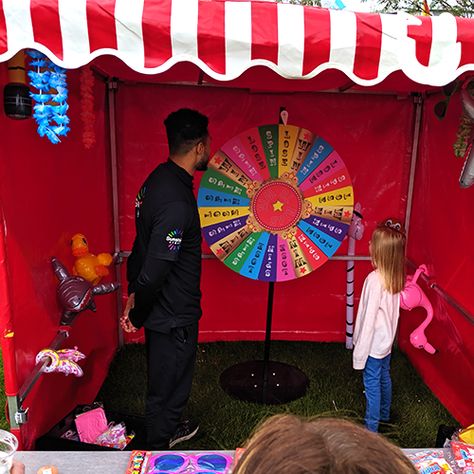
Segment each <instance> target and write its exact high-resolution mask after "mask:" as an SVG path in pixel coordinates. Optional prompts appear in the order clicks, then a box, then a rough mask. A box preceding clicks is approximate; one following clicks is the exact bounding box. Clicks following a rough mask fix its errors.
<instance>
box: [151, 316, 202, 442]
mask: <svg viewBox="0 0 474 474" xmlns="http://www.w3.org/2000/svg"><path fill="white" fill-rule="evenodd" d="M197 339H198V323H195V324H192V325H190V326H186V327H181V328H173V329H171V332H170V333H169V334H163V333H160V332H156V331H151V330H149V329H145V342H146V354H147V366H148V393H147V399H146V408H145V414H146V428H147V445H148V446H147V449H150V450H160V449H167V448H168V447H169V440H170V438H171V437H172V436H173V435H174V434H175V432H176V428H177V426H178V424H179V421H180V419H181V415H182V413H183V411H184V408H185V406H186V403H187V401H188V398H189V394H190V393H191V385H192V380H193V372H194V364H195V361H196V349H197Z"/></svg>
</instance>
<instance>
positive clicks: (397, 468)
mask: <svg viewBox="0 0 474 474" xmlns="http://www.w3.org/2000/svg"><path fill="white" fill-rule="evenodd" d="M232 472H233V474H288V473H291V474H416V472H417V471H416V469H415V467H414V466H413V464H412V463H411V462H410V460H409V459H408V458H407V457H406V456H405V455H404V454H403V452H402V451H401V450H400V449H399V448H397V447H396V446H395V445H393V444H392V443H390V442H389V441H388V440H387V439H385V438H383V437H382V436H381V435H379V434H376V433H372V432H370V431H368V430H366V429H365V428H364V427H362V426H360V425H356V424H355V423H352V422H350V421H347V420H341V419H335V418H316V419H304V418H300V417H297V416H294V415H289V414H288V415H276V416H273V417H271V418H269V419H268V420H266V421H265V422H264V423H263V424H262V425H261V426H260V427H258V428H257V430H256V432H255V433H254V434H253V436H252V437H251V438H250V439H249V441H248V442H247V444H246V446H245V451H244V453H243V455H242V457H241V458H240V459H239V460H238V461H237V465H236V466H235V469H234V470H233V471H232Z"/></svg>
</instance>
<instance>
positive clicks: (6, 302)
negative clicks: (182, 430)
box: [0, 0, 474, 448]
mask: <svg viewBox="0 0 474 474" xmlns="http://www.w3.org/2000/svg"><path fill="white" fill-rule="evenodd" d="M30 48H31V49H36V50H38V51H41V52H43V53H44V54H46V55H47V56H48V57H49V58H50V59H51V60H52V61H54V63H56V64H57V65H60V66H62V67H64V68H66V69H68V70H69V71H68V85H69V88H70V97H69V105H70V109H69V112H68V113H69V115H70V117H71V132H70V133H69V135H68V136H67V137H65V138H63V139H62V142H61V143H60V144H58V145H52V144H51V143H49V142H48V141H47V140H46V139H44V138H40V137H39V136H38V135H37V133H36V130H35V128H36V126H35V123H34V122H33V120H24V121H14V120H11V119H9V118H7V117H6V116H5V115H3V114H2V116H1V117H0V137H1V144H2V145H1V148H0V149H1V152H0V157H1V158H0V170H1V176H2V179H1V181H0V203H1V206H0V212H1V218H2V225H1V226H0V237H1V238H0V292H1V293H0V321H1V328H2V332H1V334H2V349H3V359H4V364H5V388H6V394H7V396H8V401H9V413H10V423H11V427H12V430H13V431H14V432H16V433H17V434H19V435H20V436H21V440H22V443H23V446H24V447H25V448H31V447H32V446H33V445H34V440H35V439H36V438H37V437H38V436H39V435H41V434H42V433H44V432H45V431H47V430H48V429H49V428H50V427H51V426H52V425H54V424H55V423H56V422H57V421H58V420H59V419H61V418H62V417H63V416H64V415H65V414H66V413H68V412H69V411H70V410H71V409H72V408H73V407H74V406H76V405H77V404H79V403H88V402H91V401H92V400H93V399H94V397H95V396H96V394H97V392H98V390H99V388H100V386H101V384H102V382H103V380H104V378H105V377H106V374H107V370H108V366H109V364H110V361H111V360H112V358H113V356H114V353H115V351H116V349H117V346H118V344H119V330H118V318H117V315H118V312H119V311H120V308H119V306H120V301H117V299H116V298H115V297H114V296H113V295H109V296H102V297H100V298H97V306H98V308H97V313H96V314H93V313H91V312H84V313H82V314H81V315H80V316H79V317H78V318H77V319H76V321H75V323H74V325H73V326H72V327H71V328H68V330H67V334H66V335H64V334H62V336H60V338H62V339H61V341H62V343H63V346H66V347H72V346H75V345H77V346H78V347H79V349H80V350H81V351H82V352H84V353H85V354H86V355H87V359H86V361H85V363H83V364H82V365H83V369H84V377H82V378H72V377H67V378H65V377H64V376H62V375H57V374H53V375H46V376H42V377H40V378H39V380H38V383H36V384H35V385H34V386H33V385H32V387H33V388H32V390H31V392H29V393H28V395H27V396H26V397H25V399H24V400H23V399H22V397H21V396H20V395H21V393H22V390H21V389H22V387H24V386H25V383H27V382H29V381H31V379H32V371H34V367H35V356H36V354H37V353H38V352H39V351H40V350H41V349H44V348H45V347H48V346H50V344H51V341H53V340H54V339H55V337H56V336H57V335H58V329H60V328H59V320H60V308H59V306H58V303H57V301H56V286H57V280H56V277H55V276H54V274H53V272H52V269H51V264H50V258H51V256H53V255H55V256H57V257H58V258H60V259H61V260H62V261H63V262H64V263H65V264H67V266H69V267H70V266H71V264H72V261H73V259H72V256H71V254H70V246H69V240H70V238H71V236H72V235H73V234H74V233H76V232H82V233H84V234H85V235H86V236H87V237H88V238H89V241H90V244H91V251H93V252H94V253H98V252H99V251H110V252H117V253H120V254H121V255H124V256H126V254H127V251H129V250H130V248H131V244H132V239H133V235H134V227H133V203H134V197H135V194H136V192H137V190H138V188H139V186H140V184H141V183H142V181H143V179H144V178H145V176H146V175H147V174H148V172H149V171H151V170H152V169H153V168H154V167H155V166H156V164H157V163H158V162H160V161H163V160H165V159H166V156H167V147H166V139H165V136H164V130H163V126H162V122H163V119H164V118H165V117H166V116H167V115H168V114H169V113H170V112H171V111H173V110H176V109H178V108H180V107H192V108H196V109H198V110H200V111H202V112H203V113H205V114H206V115H208V116H209V118H210V130H211V134H212V137H213V149H214V150H217V149H219V147H220V146H221V145H222V144H223V143H225V142H226V141H227V140H228V139H229V138H231V137H232V136H234V135H236V134H237V133H239V132H241V131H243V130H246V129H248V128H250V127H254V126H259V125H263V124H269V123H277V122H278V117H279V112H280V108H281V107H284V108H285V109H286V110H287V111H288V114H289V123H292V124H295V125H298V126H302V127H305V128H307V129H309V130H312V131H313V132H315V133H316V134H318V135H320V136H322V137H324V138H325V139H327V141H328V142H329V143H331V145H332V146H333V147H334V148H335V149H336V150H337V151H338V153H339V154H340V155H341V156H342V157H343V159H344V162H345V163H346V165H347V167H348V169H349V171H350V173H351V178H352V181H353V185H354V192H355V199H356V201H357V202H360V203H361V205H362V212H363V215H364V222H365V224H366V233H365V236H364V238H363V239H362V241H361V242H360V243H358V244H357V254H358V255H367V243H368V237H369V236H370V233H371V231H372V230H373V228H374V226H375V224H376V222H378V221H379V220H381V219H383V218H384V217H387V216H388V215H393V216H395V217H398V218H401V219H402V220H404V221H405V223H406V225H407V227H408V229H409V233H408V259H409V260H410V261H411V262H413V263H414V264H415V265H418V264H421V263H425V264H426V265H428V267H429V268H430V273H431V277H430V280H429V285H428V286H429V287H428V286H427V285H425V286H424V288H425V290H426V292H427V294H428V296H429V298H430V300H431V301H432V303H433V307H434V310H435V317H434V320H433V322H432V324H431V325H430V326H429V327H428V329H427V335H428V338H429V340H430V342H431V343H432V344H433V346H435V347H436V348H437V349H438V352H437V353H436V354H435V355H433V356H432V355H429V354H427V353H426V352H424V351H419V350H417V349H415V348H413V347H412V346H411V345H410V344H409V340H408V335H409V334H410V332H411V331H412V330H413V328H415V327H416V326H417V325H419V323H420V322H421V320H422V319H423V318H424V314H423V312H421V311H416V312H413V314H412V313H404V314H402V317H401V327H400V335H399V345H400V346H401V347H402V349H403V350H404V351H406V353H407V354H408V357H409V358H410V359H411V361H412V363H413V365H414V366H415V367H416V369H417V370H418V372H419V373H420V374H421V376H422V377H423V379H424V380H425V382H426V383H427V385H428V386H429V387H430V389H431V390H432V391H433V392H434V394H435V395H436V396H437V397H438V398H439V399H440V401H441V402H442V403H443V404H444V405H445V406H446V407H447V408H448V409H449V411H450V412H451V413H452V414H453V415H454V416H455V417H456V418H457V419H458V420H459V421H460V423H462V424H467V423H472V421H473V420H474V406H473V403H472V381H473V380H474V366H473V362H472V361H473V360H474V337H473V336H474V325H473V323H474V320H473V317H472V314H473V312H474V304H473V303H472V299H471V291H472V281H474V270H473V268H474V256H473V252H472V247H471V235H472V232H473V230H474V224H473V219H472V207H473V205H474V194H473V192H474V191H473V189H460V187H459V183H458V178H459V174H460V172H461V168H462V164H463V163H462V160H457V159H456V158H454V156H453V153H452V144H453V142H454V140H455V138H456V130H457V127H458V123H459V119H460V117H461V114H462V107H461V101H460V98H459V92H455V93H454V95H453V96H452V97H447V96H446V95H445V94H444V93H443V89H442V87H443V86H445V85H448V84H450V83H451V82H453V81H455V80H457V81H458V82H459V84H462V83H464V82H465V81H466V80H468V78H469V77H470V76H469V75H470V74H474V73H473V71H474V20H470V19H462V18H454V17H453V16H451V15H449V14H442V15H440V16H437V17H413V16H410V15H407V14H405V13H400V14H398V15H379V14H363V13H352V12H348V11H332V10H325V9H320V8H313V7H303V6H299V5H288V4H276V3H270V2H230V1H229V2H221V1H205V0H136V1H133V2H132V1H129V0H76V1H74V2H71V1H69V0H0V61H2V62H6V61H8V60H9V59H10V58H12V56H13V55H15V54H16V53H17V52H18V51H21V50H23V49H30ZM3 66H4V67H2V68H1V71H0V78H1V81H0V82H1V84H2V85H5V84H7V83H8V81H9V79H8V77H7V68H6V64H4V65H3ZM89 67H90V68H92V70H93V72H94V76H95V85H94V99H93V100H94V102H93V103H94V109H93V112H94V113H93V115H94V117H93V118H94V126H93V131H94V133H95V138H96V143H95V145H94V146H93V147H92V148H90V149H87V148H85V147H84V143H83V140H82V127H83V124H82V123H81V118H80V117H81V106H83V98H82V96H81V87H83V86H81V74H82V72H83V71H84V69H85V68H89ZM445 92H446V90H445ZM448 99H450V103H449V107H448V109H447V114H446V117H445V118H444V119H443V120H439V119H438V118H436V116H435V114H434V112H433V108H434V105H435V104H437V103H438V102H440V101H442V100H446V101H447V100H448ZM89 118H90V117H89ZM198 184H199V183H196V187H197V185H198ZM203 252H204V254H205V255H206V254H210V252H209V249H208V248H207V247H206V248H203ZM346 252H347V246H346V245H345V244H344V245H343V246H342V247H341V248H340V249H339V252H338V255H344V254H345V253H346ZM122 267H123V265H122ZM203 267H204V268H203V283H202V290H203V298H204V299H203V304H204V317H203V319H202V324H201V336H200V337H201V340H202V341H215V340H245V339H247V340H249V339H251V340H255V339H262V338H263V334H264V328H265V310H266V292H267V287H266V285H265V284H264V283H263V282H256V281H250V280H248V279H245V278H242V277H240V276H239V275H237V274H235V273H233V272H232V271H230V270H229V269H228V268H226V267H225V266H224V265H222V264H221V263H220V262H219V261H217V260H216V259H211V258H209V259H207V258H206V259H204V261H203ZM118 268H119V270H118V272H117V275H116V279H121V280H122V281H123V280H124V276H123V274H122V273H123V271H122V269H121V267H120V266H119V267H118ZM345 269H346V266H345V262H343V261H339V260H337V259H336V260H332V261H330V262H328V263H327V264H326V265H325V266H324V267H322V268H320V269H318V270H317V271H315V272H313V273H311V275H309V276H307V277H305V278H302V279H298V280H293V281H291V282H287V283H283V284H277V285H276V291H275V301H274V327H273V337H274V338H280V339H293V340H311V341H336V342H342V341H344V337H345ZM368 271H369V263H368V262H367V261H361V262H359V263H358V264H357V267H356V294H360V290H361V285H362V282H363V279H364V277H365V275H366V274H367V272H368ZM123 296H125V291H123ZM63 329H64V328H63ZM66 336H68V340H67V341H63V339H65V337H66ZM26 408H28V413H27V419H28V421H27V422H26V423H23V421H25V420H24V413H23V410H22V409H26Z"/></svg>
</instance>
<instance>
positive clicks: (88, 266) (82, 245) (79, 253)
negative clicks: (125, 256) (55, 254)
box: [71, 234, 113, 285]
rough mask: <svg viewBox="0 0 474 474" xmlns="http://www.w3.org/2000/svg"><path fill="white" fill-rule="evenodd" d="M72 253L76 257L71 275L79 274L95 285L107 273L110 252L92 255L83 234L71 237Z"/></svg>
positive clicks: (110, 258)
mask: <svg viewBox="0 0 474 474" xmlns="http://www.w3.org/2000/svg"><path fill="white" fill-rule="evenodd" d="M71 249H72V254H73V255H74V257H76V261H75V262H74V268H73V270H72V273H73V275H79V276H81V277H82V278H85V279H86V280H87V281H90V282H91V283H92V284H93V285H97V283H99V282H100V280H101V279H102V277H104V276H107V275H108V274H109V270H108V268H107V267H108V266H109V265H110V264H111V263H112V260H113V259H112V255H110V253H99V255H97V256H96V255H94V254H92V253H90V252H89V244H88V243H87V239H86V237H85V236H84V235H83V234H75V235H73V237H72V239H71Z"/></svg>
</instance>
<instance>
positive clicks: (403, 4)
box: [279, 0, 474, 17]
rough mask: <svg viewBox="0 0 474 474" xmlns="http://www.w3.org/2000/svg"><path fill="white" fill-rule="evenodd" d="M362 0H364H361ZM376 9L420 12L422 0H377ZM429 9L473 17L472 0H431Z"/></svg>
mask: <svg viewBox="0 0 474 474" xmlns="http://www.w3.org/2000/svg"><path fill="white" fill-rule="evenodd" d="M279 1H284V2H285V3H297V4H299V5H313V6H318V7H319V6H321V0H286V1H285V0H279ZM342 1H344V0H342ZM362 1H364V0H362ZM378 4H379V6H378V8H376V11H378V12H383V13H395V12H397V11H401V10H403V11H406V12H409V13H413V14H420V13H421V11H422V10H423V0H379V2H378ZM430 9H431V13H432V14H433V15H438V14H440V13H442V12H449V13H451V14H453V15H455V16H463V17H473V16H474V0H431V2H430Z"/></svg>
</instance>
